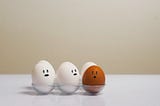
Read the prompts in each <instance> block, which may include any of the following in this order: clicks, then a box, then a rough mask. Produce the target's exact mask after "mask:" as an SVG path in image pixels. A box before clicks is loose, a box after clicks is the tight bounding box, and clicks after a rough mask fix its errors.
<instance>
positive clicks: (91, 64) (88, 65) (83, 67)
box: [81, 62, 97, 76]
mask: <svg viewBox="0 0 160 106" xmlns="http://www.w3.org/2000/svg"><path fill="white" fill-rule="evenodd" d="M94 65H97V64H95V63H94V62H87V63H85V64H84V65H83V66H82V69H81V76H83V74H84V72H85V71H86V70H87V68H89V67H90V66H94Z"/></svg>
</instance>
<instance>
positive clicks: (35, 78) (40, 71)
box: [32, 60, 56, 94]
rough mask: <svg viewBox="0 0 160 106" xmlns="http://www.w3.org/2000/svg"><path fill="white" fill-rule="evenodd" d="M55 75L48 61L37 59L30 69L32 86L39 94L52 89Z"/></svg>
mask: <svg viewBox="0 0 160 106" xmlns="http://www.w3.org/2000/svg"><path fill="white" fill-rule="evenodd" d="M55 76H56V75H55V70H54V68H53V67H52V65H51V64H50V63H49V62H48V61H46V60H41V61H39V62H38V63H37V64H36V65H35V67H34V69H33V71H32V85H33V88H34V89H35V90H36V91H37V92H38V93H41V94H45V93H46V94H47V93H49V92H50V91H51V90H52V89H53V85H54V80H55Z"/></svg>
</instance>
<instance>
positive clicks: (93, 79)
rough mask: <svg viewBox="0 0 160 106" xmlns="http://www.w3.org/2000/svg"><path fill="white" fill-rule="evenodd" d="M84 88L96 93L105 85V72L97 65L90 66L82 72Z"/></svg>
mask: <svg viewBox="0 0 160 106" xmlns="http://www.w3.org/2000/svg"><path fill="white" fill-rule="evenodd" d="M82 83H83V86H84V89H85V90H86V91H87V92H90V93H98V92H99V91H100V90H102V88H103V87H104V85H105V73H104V71H103V70H102V69H101V68H100V67H99V66H90V67H89V68H88V69H87V70H86V71H85V72H84V74H83V78H82Z"/></svg>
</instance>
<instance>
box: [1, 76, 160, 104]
mask: <svg viewBox="0 0 160 106" xmlns="http://www.w3.org/2000/svg"><path fill="white" fill-rule="evenodd" d="M107 77H108V81H107V85H106V87H105V88H104V90H103V91H102V93H100V94H99V95H97V96H90V95H86V93H84V92H82V90H79V91H77V92H76V93H75V94H73V95H61V94H60V93H59V92H58V91H57V90H53V91H52V93H51V94H49V95H37V94H36V93H35V92H34V90H33V89H32V87H31V76H30V75H0V106H32V105H34V106H160V75H108V76H107Z"/></svg>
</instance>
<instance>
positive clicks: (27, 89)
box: [18, 86, 42, 96]
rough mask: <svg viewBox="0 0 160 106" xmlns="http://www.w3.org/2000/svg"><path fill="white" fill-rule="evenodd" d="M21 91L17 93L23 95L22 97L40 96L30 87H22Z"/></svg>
mask: <svg viewBox="0 0 160 106" xmlns="http://www.w3.org/2000/svg"><path fill="white" fill-rule="evenodd" d="M22 89H23V90H22V91H20V92H18V93H19V94H23V95H30V96H41V95H42V94H41V95H40V94H38V93H37V92H36V91H35V90H34V89H33V87H32V86H25V87H22Z"/></svg>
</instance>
